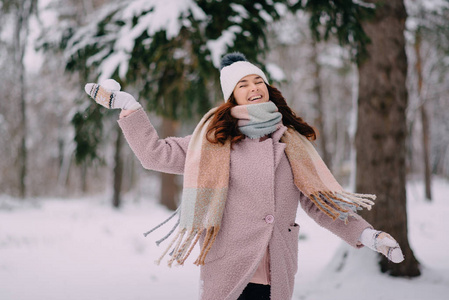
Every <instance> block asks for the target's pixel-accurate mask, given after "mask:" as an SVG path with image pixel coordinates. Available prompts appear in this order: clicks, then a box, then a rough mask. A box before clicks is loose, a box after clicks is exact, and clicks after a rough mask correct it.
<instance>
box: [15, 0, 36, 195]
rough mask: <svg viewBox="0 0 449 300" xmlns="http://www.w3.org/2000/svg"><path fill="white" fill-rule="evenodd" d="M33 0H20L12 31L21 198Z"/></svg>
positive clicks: (23, 177)
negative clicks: (16, 94)
mask: <svg viewBox="0 0 449 300" xmlns="http://www.w3.org/2000/svg"><path fill="white" fill-rule="evenodd" d="M34 4H35V3H34V1H32V0H28V1H20V2H18V3H16V5H17V15H16V18H17V19H16V24H15V32H14V51H15V65H16V70H17V83H18V85H19V87H18V90H19V93H18V98H19V103H20V116H19V118H20V126H19V134H20V147H19V151H18V158H17V162H18V171H19V196H20V197H21V198H22V199H23V198H25V196H26V176H27V147H26V139H27V122H26V120H27V118H26V95H25V94H26V82H25V65H24V61H23V59H24V56H25V51H26V47H27V40H28V24H29V18H30V15H31V13H32V11H33V8H34Z"/></svg>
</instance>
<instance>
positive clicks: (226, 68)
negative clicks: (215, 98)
mask: <svg viewBox="0 0 449 300" xmlns="http://www.w3.org/2000/svg"><path fill="white" fill-rule="evenodd" d="M253 74H254V75H259V76H260V77H262V79H263V80H264V81H265V83H267V84H268V80H267V77H266V76H265V73H264V72H263V71H262V70H261V69H260V68H258V67H256V66H255V65H253V64H252V63H250V62H248V61H247V60H246V57H245V55H243V54H242V53H239V52H234V53H228V54H226V55H225V56H223V58H222V60H221V67H220V83H221V90H222V91H223V97H224V101H225V102H226V101H228V99H229V97H230V96H231V94H232V92H233V91H234V88H235V86H236V85H237V83H238V82H239V81H240V79H242V78H243V77H245V76H247V75H253Z"/></svg>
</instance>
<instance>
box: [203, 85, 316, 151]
mask: <svg viewBox="0 0 449 300" xmlns="http://www.w3.org/2000/svg"><path fill="white" fill-rule="evenodd" d="M267 87H268V93H269V96H270V100H271V101H272V102H273V103H274V104H276V106H277V108H278V109H279V112H280V113H281V114H282V123H283V124H284V125H285V126H287V127H290V128H294V129H295V130H296V131H298V132H299V133H300V134H302V135H303V136H305V137H306V138H307V139H309V140H311V141H313V140H315V139H316V132H315V129H313V127H312V126H310V125H309V124H307V123H306V122H305V121H304V120H303V119H302V118H301V117H298V116H297V115H296V114H295V112H294V111H292V109H291V108H290V107H289V106H288V105H287V102H286V101H285V98H284V96H282V94H281V92H280V91H279V90H278V89H277V88H275V87H273V86H271V85H269V84H267ZM234 106H237V102H236V100H235V98H234V94H231V97H229V99H228V101H227V102H226V103H224V104H222V105H220V106H219V107H218V109H217V111H216V112H215V114H214V115H213V116H212V121H211V123H210V124H209V127H208V129H207V135H206V137H207V140H208V141H209V142H211V143H214V144H217V143H220V144H224V143H225V142H226V140H228V139H229V138H230V139H231V145H233V144H234V143H237V142H238V141H240V140H242V139H244V138H245V135H244V134H243V133H241V132H240V130H239V129H238V125H237V121H238V120H237V119H236V118H234V117H233V116H232V115H231V108H233V107H234Z"/></svg>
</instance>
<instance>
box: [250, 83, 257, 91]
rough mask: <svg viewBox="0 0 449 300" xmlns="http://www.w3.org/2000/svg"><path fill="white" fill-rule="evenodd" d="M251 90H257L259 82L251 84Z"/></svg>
mask: <svg viewBox="0 0 449 300" xmlns="http://www.w3.org/2000/svg"><path fill="white" fill-rule="evenodd" d="M251 91H257V84H255V83H252V84H251Z"/></svg>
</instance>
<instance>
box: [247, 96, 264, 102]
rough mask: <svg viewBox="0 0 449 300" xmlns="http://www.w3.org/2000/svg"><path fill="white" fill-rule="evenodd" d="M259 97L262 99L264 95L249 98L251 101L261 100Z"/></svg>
mask: <svg viewBox="0 0 449 300" xmlns="http://www.w3.org/2000/svg"><path fill="white" fill-rule="evenodd" d="M259 99H262V96H254V97H251V98H249V101H256V100H259Z"/></svg>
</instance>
